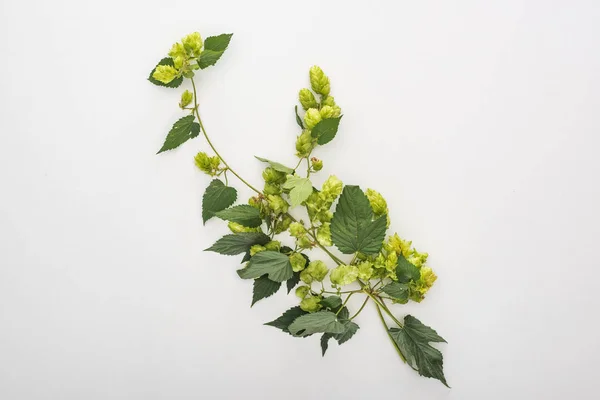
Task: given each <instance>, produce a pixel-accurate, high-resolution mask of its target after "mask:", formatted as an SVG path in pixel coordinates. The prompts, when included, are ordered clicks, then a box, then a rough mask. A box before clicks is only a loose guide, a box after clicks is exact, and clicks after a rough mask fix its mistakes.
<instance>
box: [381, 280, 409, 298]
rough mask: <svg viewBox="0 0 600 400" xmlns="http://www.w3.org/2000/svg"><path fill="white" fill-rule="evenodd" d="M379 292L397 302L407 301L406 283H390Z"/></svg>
mask: <svg viewBox="0 0 600 400" xmlns="http://www.w3.org/2000/svg"><path fill="white" fill-rule="evenodd" d="M381 291H382V292H384V293H386V294H388V295H389V296H390V297H392V298H393V299H394V300H397V301H399V302H404V301H407V300H408V285H407V284H406V283H398V282H391V283H388V284H387V285H385V286H384V287H382V288H381Z"/></svg>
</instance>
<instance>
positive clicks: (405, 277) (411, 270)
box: [396, 254, 421, 283]
mask: <svg viewBox="0 0 600 400" xmlns="http://www.w3.org/2000/svg"><path fill="white" fill-rule="evenodd" d="M396 276H397V277H398V282H402V283H408V282H410V281H411V280H413V281H415V282H416V281H418V280H419V278H420V277H421V271H420V270H419V268H417V267H416V266H414V265H413V264H411V263H410V262H409V261H408V260H407V259H406V257H404V256H403V255H402V254H400V255H399V256H398V266H397V267H396Z"/></svg>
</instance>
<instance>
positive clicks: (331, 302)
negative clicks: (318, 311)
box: [321, 296, 342, 310]
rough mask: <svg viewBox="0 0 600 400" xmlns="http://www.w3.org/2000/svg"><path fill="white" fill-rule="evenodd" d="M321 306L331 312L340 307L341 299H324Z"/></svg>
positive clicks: (330, 297) (333, 297) (331, 297)
mask: <svg viewBox="0 0 600 400" xmlns="http://www.w3.org/2000/svg"><path fill="white" fill-rule="evenodd" d="M321 305H322V306H323V307H325V308H329V309H331V310H337V308H338V307H339V306H341V305H342V299H341V298H339V297H338V296H329V297H325V298H324V299H323V300H321Z"/></svg>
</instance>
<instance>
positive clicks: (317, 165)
mask: <svg viewBox="0 0 600 400" xmlns="http://www.w3.org/2000/svg"><path fill="white" fill-rule="evenodd" d="M310 162H311V165H312V169H313V171H315V172H318V171H320V170H322V169H323V161H322V160H319V159H318V158H317V157H312V158H311V159H310Z"/></svg>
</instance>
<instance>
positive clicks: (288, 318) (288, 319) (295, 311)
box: [265, 306, 308, 335]
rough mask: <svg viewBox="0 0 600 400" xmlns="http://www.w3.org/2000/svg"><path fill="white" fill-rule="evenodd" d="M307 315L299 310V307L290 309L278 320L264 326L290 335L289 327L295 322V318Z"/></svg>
mask: <svg viewBox="0 0 600 400" xmlns="http://www.w3.org/2000/svg"><path fill="white" fill-rule="evenodd" d="M306 314H308V312H307V311H304V310H303V309H301V308H300V306H296V307H292V308H290V309H289V310H287V311H286V312H284V313H283V314H282V315H281V316H280V317H279V318H277V319H275V320H273V321H271V322H267V323H265V325H269V326H273V327H275V328H278V329H281V330H282V331H284V332H286V333H289V334H290V335H291V333H290V331H289V329H288V328H289V326H290V325H291V324H292V322H294V321H295V320H296V318H298V317H301V316H302V315H306Z"/></svg>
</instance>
